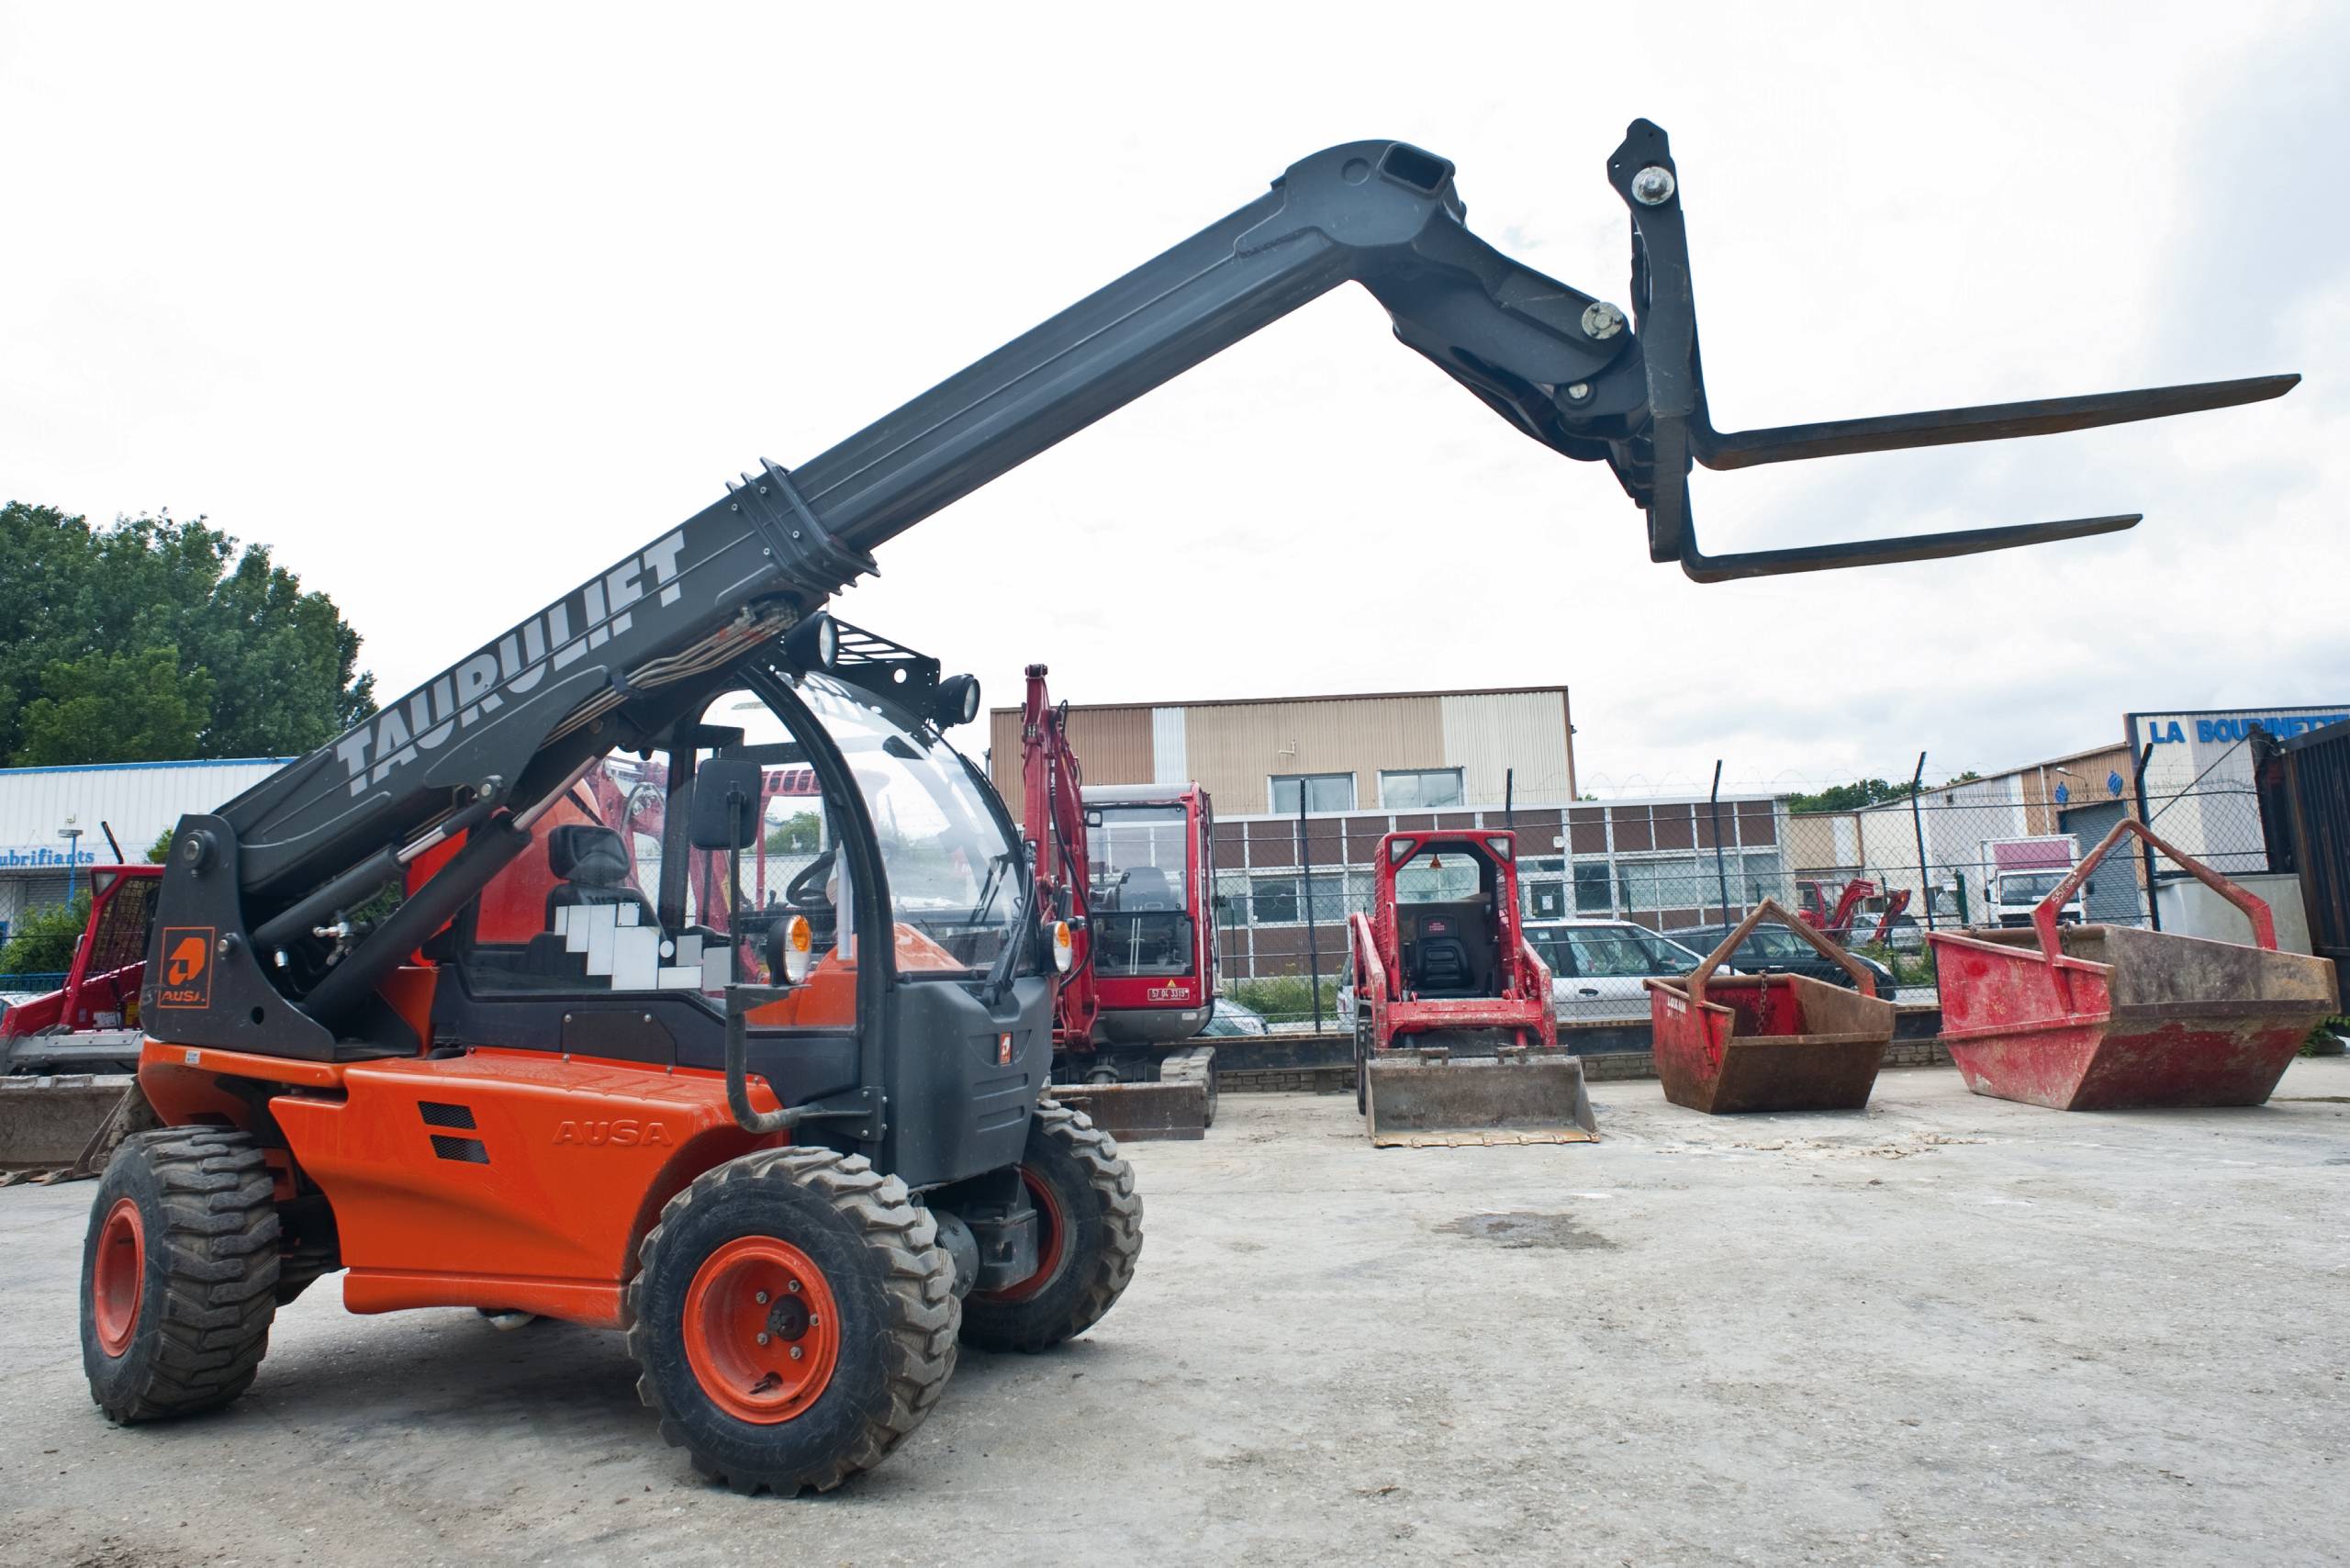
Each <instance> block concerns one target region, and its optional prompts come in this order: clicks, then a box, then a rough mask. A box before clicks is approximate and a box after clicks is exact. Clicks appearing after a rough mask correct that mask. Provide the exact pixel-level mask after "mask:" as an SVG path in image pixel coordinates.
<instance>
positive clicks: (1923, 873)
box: [1909, 751, 1934, 931]
mask: <svg viewBox="0 0 2350 1568" xmlns="http://www.w3.org/2000/svg"><path fill="white" fill-rule="evenodd" d="M1925 781H1926V754H1925V753H1924V752H1922V751H1921V752H1919V754H1918V771H1917V772H1915V773H1912V774H1911V775H1910V776H1909V825H1910V827H1911V828H1913V829H1914V830H1916V832H1917V834H1918V889H1919V891H1920V892H1921V893H1923V894H1924V895H1925V899H1926V929H1927V930H1929V931H1931V930H1933V929H1934V879H1933V877H1932V875H1931V873H1930V872H1929V871H1928V869H1927V868H1926V812H1925V808H1924V806H1922V805H1921V804H1920V803H1919V800H1918V790H1919V788H1920V787H1921V786H1923V785H1924V783H1925Z"/></svg>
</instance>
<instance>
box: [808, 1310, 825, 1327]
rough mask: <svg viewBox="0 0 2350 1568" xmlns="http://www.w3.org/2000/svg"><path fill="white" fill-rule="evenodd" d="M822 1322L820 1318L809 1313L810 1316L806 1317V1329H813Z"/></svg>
mask: <svg viewBox="0 0 2350 1568" xmlns="http://www.w3.org/2000/svg"><path fill="white" fill-rule="evenodd" d="M822 1321H824V1320H823V1319H822V1318H821V1317H819V1316H816V1315H815V1314H814V1313H812V1312H811V1313H810V1314H809V1315H808V1327H811V1328H813V1327H816V1325H818V1324H819V1323H822Z"/></svg>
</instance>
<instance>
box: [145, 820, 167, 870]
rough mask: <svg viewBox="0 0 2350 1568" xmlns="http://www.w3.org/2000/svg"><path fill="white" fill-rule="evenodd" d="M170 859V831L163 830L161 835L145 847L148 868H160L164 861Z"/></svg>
mask: <svg viewBox="0 0 2350 1568" xmlns="http://www.w3.org/2000/svg"><path fill="white" fill-rule="evenodd" d="M171 857H172V830H171V829H170V828H165V829H164V830H163V835H162V837H161V838H158V839H157V840H156V841H155V842H154V843H152V844H151V845H149V846H147V864H149V865H150V866H161V865H162V863H163V862H164V861H166V860H169V859H170V858H171Z"/></svg>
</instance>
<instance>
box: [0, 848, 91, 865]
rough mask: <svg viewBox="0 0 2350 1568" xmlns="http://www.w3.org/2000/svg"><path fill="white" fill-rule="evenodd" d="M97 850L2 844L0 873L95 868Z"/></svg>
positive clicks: (0, 849)
mask: <svg viewBox="0 0 2350 1568" xmlns="http://www.w3.org/2000/svg"><path fill="white" fill-rule="evenodd" d="M97 863H98V852H97V851H96V850H95V849H74V850H64V849H52V848H50V846H48V845H46V844H0V871H62V870H64V869H65V868H67V867H69V866H95V865H96V864H97Z"/></svg>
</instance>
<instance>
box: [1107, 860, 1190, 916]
mask: <svg viewBox="0 0 2350 1568" xmlns="http://www.w3.org/2000/svg"><path fill="white" fill-rule="evenodd" d="M1118 907H1119V908H1120V909H1122V910H1171V909H1181V907H1182V904H1181V902H1180V901H1179V900H1177V898H1176V897H1175V883H1174V881H1173V880H1172V879H1169V876H1168V875H1167V873H1166V872H1164V871H1162V870H1160V869H1159V868H1158V867H1156V866H1136V867H1135V868H1132V869H1131V870H1129V871H1127V873H1126V881H1125V886H1124V887H1122V888H1120V889H1119V890H1118Z"/></svg>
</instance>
